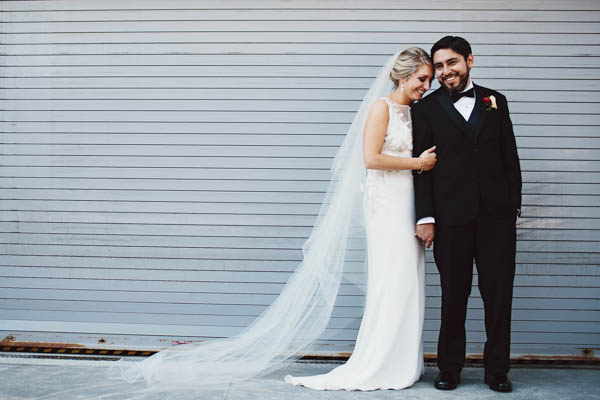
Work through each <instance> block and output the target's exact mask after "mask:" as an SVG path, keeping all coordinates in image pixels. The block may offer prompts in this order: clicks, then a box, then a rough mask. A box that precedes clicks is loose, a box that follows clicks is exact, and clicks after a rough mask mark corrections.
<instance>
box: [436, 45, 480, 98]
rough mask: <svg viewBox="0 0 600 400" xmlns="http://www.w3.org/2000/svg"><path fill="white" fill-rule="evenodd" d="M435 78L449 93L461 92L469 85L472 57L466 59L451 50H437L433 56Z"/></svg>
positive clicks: (470, 55)
mask: <svg viewBox="0 0 600 400" xmlns="http://www.w3.org/2000/svg"><path fill="white" fill-rule="evenodd" d="M433 67H434V69H435V76H436V77H437V79H438V81H439V82H440V85H442V86H444V87H445V88H446V89H448V91H449V92H461V91H463V90H464V88H465V87H467V84H468V83H469V71H471V68H472V67H473V55H472V54H469V56H468V57H467V59H466V60H465V58H464V57H463V56H462V55H461V54H459V53H457V52H455V51H454V50H452V49H439V50H438V51H436V52H435V53H434V54H433Z"/></svg>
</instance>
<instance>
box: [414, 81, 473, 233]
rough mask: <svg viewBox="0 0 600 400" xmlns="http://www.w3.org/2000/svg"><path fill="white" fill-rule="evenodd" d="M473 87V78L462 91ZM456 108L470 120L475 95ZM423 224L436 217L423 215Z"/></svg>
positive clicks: (458, 104) (433, 220) (464, 99)
mask: <svg viewBox="0 0 600 400" xmlns="http://www.w3.org/2000/svg"><path fill="white" fill-rule="evenodd" d="M471 88H473V81H471V79H469V83H468V84H467V87H466V88H465V89H464V90H462V91H461V92H460V93H462V92H466V91H467V90H470V89H471ZM454 108H456V111H458V112H459V113H460V115H462V117H463V118H464V119H465V121H468V120H469V117H470V116H471V113H472V112H473V109H474V108H475V97H467V96H463V97H461V98H460V99H458V101H457V102H456V103H454ZM421 224H435V218H434V217H423V218H421V219H419V220H418V221H417V225H421Z"/></svg>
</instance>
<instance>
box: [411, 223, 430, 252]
mask: <svg viewBox="0 0 600 400" xmlns="http://www.w3.org/2000/svg"><path fill="white" fill-rule="evenodd" d="M415 236H416V237H418V238H419V239H420V240H421V242H422V243H423V244H424V245H425V247H427V248H430V247H431V243H433V238H434V236H435V225H434V224H419V225H417V228H416V232H415Z"/></svg>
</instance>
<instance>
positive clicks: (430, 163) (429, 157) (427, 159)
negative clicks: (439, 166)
mask: <svg viewBox="0 0 600 400" xmlns="http://www.w3.org/2000/svg"><path fill="white" fill-rule="evenodd" d="M419 158H420V159H421V160H422V161H423V171H430V170H432V169H433V167H435V163H436V162H437V155H436V154H435V146H433V147H431V148H429V149H427V150H425V151H424V152H423V153H421V155H420V156H419Z"/></svg>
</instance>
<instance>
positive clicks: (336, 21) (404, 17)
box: [0, 0, 600, 354]
mask: <svg viewBox="0 0 600 400" xmlns="http://www.w3.org/2000/svg"><path fill="white" fill-rule="evenodd" d="M248 7H250V8H248ZM0 8H1V9H2V13H1V18H2V24H1V29H2V35H1V45H2V48H1V55H0V63H1V64H0V70H1V78H0V83H1V85H0V86H1V89H0V94H1V96H0V103H1V107H0V109H1V110H2V111H0V112H1V122H0V126H1V128H2V129H1V131H2V133H1V136H0V138H1V143H2V144H1V146H2V147H1V153H2V154H1V156H0V163H1V167H0V188H1V189H0V232H1V233H0V254H1V262H0V264H1V265H0V276H1V283H0V286H1V288H2V289H1V292H0V297H1V299H0V331H2V333H3V334H4V335H7V334H13V335H14V336H16V337H18V338H19V339H22V340H44V341H76V342H79V343H85V344H91V343H94V342H95V341H96V340H98V338H100V337H105V338H107V339H108V344H109V345H114V344H118V345H122V346H126V347H132V346H134V347H137V346H141V345H147V346H155V345H164V344H170V343H171V341H173V340H180V341H181V340H198V339H201V338H204V337H215V336H224V335H225V336H226V335H231V334H235V333H237V332H239V330H240V329H241V328H242V327H244V326H245V325H246V324H248V323H249V322H250V321H251V320H252V319H253V318H254V316H256V315H258V314H259V313H260V312H261V310H263V309H264V307H265V306H266V305H267V304H269V303H270V302H271V301H272V300H273V299H274V297H275V296H276V294H277V293H278V292H279V290H280V288H281V286H282V283H283V282H285V280H286V279H287V277H288V275H289V273H290V272H291V271H292V270H293V269H294V267H295V265H296V264H297V262H298V260H299V258H300V256H301V245H302V243H303V241H304V239H305V238H306V237H307V235H308V233H309V232H310V230H311V224H312V223H313V221H314V219H315V216H316V213H317V212H318V209H319V203H320V202H321V200H322V196H323V191H324V190H325V188H326V186H327V179H328V168H329V166H330V164H331V160H332V157H333V155H334V154H335V152H336V149H337V146H338V145H339V144H340V143H341V140H342V138H343V135H344V132H345V130H346V128H347V127H348V126H349V123H350V122H351V119H352V116H353V113H354V112H355V110H356V109H357V107H358V104H359V101H360V99H361V98H362V96H363V95H364V93H365V90H366V88H367V87H368V85H369V83H370V82H371V79H372V78H373V76H374V74H375V73H376V71H377V70H378V68H379V67H380V65H381V64H382V63H383V62H384V60H385V59H386V58H387V57H388V55H389V54H391V53H393V52H395V51H397V50H399V49H402V48H404V47H406V46H409V45H419V46H422V47H424V48H426V49H429V48H430V46H431V44H432V43H433V42H434V41H435V40H437V39H438V38H439V37H441V36H443V35H444V34H446V33H454V34H459V35H462V36H465V37H466V38H467V39H469V40H470V41H471V43H472V44H473V48H474V52H475V60H476V68H475V69H474V70H473V77H474V80H475V81H476V82H477V83H479V84H481V85H484V86H490V87H492V88H496V89H498V90H500V91H502V92H503V93H504V94H506V96H507V97H508V99H509V101H510V104H511V111H512V117H513V122H514V123H515V131H516V134H517V136H518V139H517V140H518V145H519V153H520V156H521V160H522V169H523V177H524V181H525V184H524V210H523V213H524V218H522V219H521V220H520V221H519V232H518V234H519V242H518V256H517V258H518V263H519V264H518V273H517V277H516V282H515V301H514V314H513V316H514V317H513V319H514V321H513V335H512V340H513V346H512V349H513V352H514V353H515V354H522V353H534V354H577V353H578V352H579V351H580V350H581V349H582V348H598V347H599V344H600V335H599V332H600V326H599V325H600V324H599V322H598V321H599V314H600V311H599V299H598V298H599V295H598V287H599V286H600V272H599V268H598V265H599V260H600V259H599V256H598V254H599V253H598V241H599V240H600V225H599V223H598V221H599V219H598V209H599V208H598V205H600V201H599V198H600V197H599V195H600V191H599V189H598V187H599V186H598V185H597V184H598V183H599V182H600V168H599V162H598V160H599V159H600V154H599V151H600V150H599V149H600V137H599V135H598V125H599V124H600V116H599V114H598V99H597V93H598V90H599V83H598V82H600V80H599V76H600V68H599V65H598V56H599V55H600V48H599V47H598V42H599V39H600V34H599V33H598V26H599V23H600V4H599V3H598V2H596V1H566V0H564V1H548V2H543V3H542V2H539V1H533V0H520V1H506V2H503V4H502V8H503V9H502V10H500V9H498V7H497V5H496V4H495V3H486V2H473V1H462V2H456V1H452V2H451V1H447V2H443V1H442V2H440V1H421V2H413V1H384V0H377V1H371V2H368V3H364V4H363V3H357V2H354V1H316V0H309V1H278V0H272V1H267V0H261V1H256V2H252V4H251V6H249V5H248V3H247V2H242V1H230V2H212V1H202V2H198V1H186V0H173V1H168V2H167V1H162V0H161V1H154V0H150V1H136V0H133V1H128V2H122V1H111V0H102V1H100V0H90V1H85V2H82V1H74V0H73V1H3V2H1V3H0ZM428 261H429V263H428V265H427V272H428V273H427V285H428V286H427V312H426V321H425V341H426V351H427V352H435V343H436V339H437V330H438V324H439V304H440V301H439V300H440V298H439V296H440V290H439V288H438V276H437V273H436V271H435V267H434V265H433V264H432V263H431V261H432V258H431V257H430V255H428ZM340 304H341V305H343V306H344V307H338V308H337V309H336V314H335V316H336V317H337V318H339V319H336V320H333V321H332V324H338V325H340V324H349V327H350V329H346V330H345V334H344V335H343V336H340V335H339V334H336V335H338V336H334V337H329V336H325V337H324V339H323V342H325V343H327V344H335V346H330V347H328V349H330V350H326V352H336V351H344V350H349V349H351V345H352V342H353V338H354V336H355V334H356V329H357V327H358V319H359V318H360V315H359V314H358V313H357V311H356V309H355V308H353V307H352V303H351V302H350V300H348V299H344V298H343V297H341V298H340ZM468 318H469V320H468V324H467V326H468V331H469V333H468V339H469V351H470V352H475V353H481V352H482V343H483V341H484V333H483V321H482V318H483V310H482V303H481V300H480V298H479V296H478V293H477V291H476V290H474V295H473V297H472V299H471V302H470V309H469V315H468Z"/></svg>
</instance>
